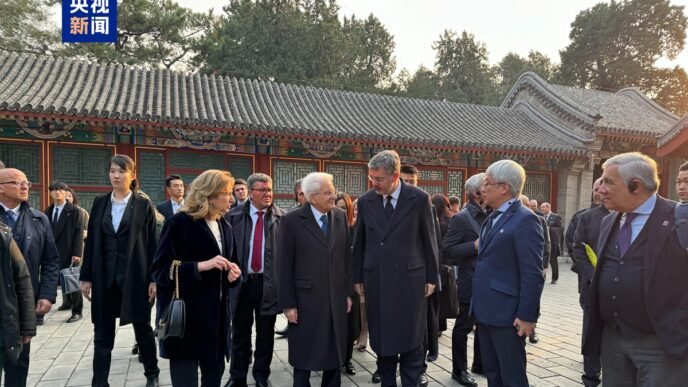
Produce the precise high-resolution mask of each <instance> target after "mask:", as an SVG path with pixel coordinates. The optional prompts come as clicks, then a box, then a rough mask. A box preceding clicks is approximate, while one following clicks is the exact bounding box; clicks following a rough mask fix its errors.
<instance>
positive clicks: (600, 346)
mask: <svg viewBox="0 0 688 387" xmlns="http://www.w3.org/2000/svg"><path fill="white" fill-rule="evenodd" d="M602 168H603V172H602V184H601V185H600V188H599V191H598V192H599V193H600V194H601V195H602V198H603V203H604V206H605V207H607V208H608V209H609V210H611V213H610V214H609V215H607V216H606V217H605V218H604V219H602V222H601V224H600V235H599V239H598V243H597V250H596V252H597V257H598V258H597V266H596V268H595V273H594V275H593V279H592V283H591V286H590V321H589V326H588V329H587V332H586V335H585V337H584V342H583V353H584V354H585V355H588V356H594V355H597V354H599V355H600V356H601V359H602V369H603V370H604V374H603V378H604V384H605V385H610V386H663V387H666V386H685V385H686V381H688V361H687V360H688V281H686V278H688V254H687V253H686V250H685V249H684V248H683V247H682V246H681V243H680V239H679V237H678V234H677V232H676V229H677V228H676V226H675V224H676V219H675V216H674V211H675V206H676V202H673V201H670V200H667V199H664V198H662V197H660V196H658V195H657V189H658V188H659V176H658V174H657V163H656V162H655V161H654V160H653V159H651V158H650V157H648V156H646V155H644V154H642V153H638V152H632V153H623V154H620V155H617V156H614V157H612V158H610V159H609V160H607V161H605V162H604V164H602Z"/></svg>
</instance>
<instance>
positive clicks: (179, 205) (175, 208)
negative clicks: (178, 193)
mask: <svg viewBox="0 0 688 387" xmlns="http://www.w3.org/2000/svg"><path fill="white" fill-rule="evenodd" d="M170 202H172V214H176V213H177V212H179V210H180V209H181V208H182V207H183V206H184V199H182V200H181V201H180V202H179V203H177V202H175V201H174V199H170Z"/></svg>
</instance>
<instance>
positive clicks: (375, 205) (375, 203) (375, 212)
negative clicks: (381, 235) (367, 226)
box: [366, 194, 386, 232]
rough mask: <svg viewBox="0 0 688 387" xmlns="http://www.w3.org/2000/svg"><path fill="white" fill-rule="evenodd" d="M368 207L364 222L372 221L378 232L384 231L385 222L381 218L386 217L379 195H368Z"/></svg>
mask: <svg viewBox="0 0 688 387" xmlns="http://www.w3.org/2000/svg"><path fill="white" fill-rule="evenodd" d="M367 201H368V208H369V209H370V211H371V212H370V215H369V216H367V217H366V222H368V221H372V222H373V223H374V224H375V228H376V229H377V230H379V231H380V232H383V231H385V227H386V225H385V222H383V219H385V218H386V215H385V208H384V207H383V205H382V198H381V196H380V195H377V194H375V195H370V196H369V197H368V198H367Z"/></svg>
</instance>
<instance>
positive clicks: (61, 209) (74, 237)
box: [45, 181, 84, 323]
mask: <svg viewBox="0 0 688 387" xmlns="http://www.w3.org/2000/svg"><path fill="white" fill-rule="evenodd" d="M67 188H68V187H67V184H65V183H63V182H61V181H56V182H53V183H52V184H50V186H49V187H48V190H49V191H50V197H51V198H52V200H53V202H52V203H51V204H50V206H48V208H47V209H46V210H45V215H46V216H47V217H48V219H50V226H51V227H52V230H53V237H54V238H55V245H56V246H57V251H59V252H60V270H62V269H66V268H68V267H70V266H73V265H75V266H79V264H80V263H81V256H82V254H83V252H84V234H83V229H84V220H83V216H82V213H81V210H80V209H78V208H76V207H75V206H74V205H73V204H72V203H70V202H68V201H67V200H66V198H65V192H66V191H67ZM83 306H84V301H83V296H82V295H81V292H80V291H77V292H74V293H70V294H63V295H62V305H60V307H59V308H57V310H68V309H71V310H72V315H71V316H70V317H69V318H68V319H67V322H68V323H73V322H75V321H79V320H81V311H82V310H83Z"/></svg>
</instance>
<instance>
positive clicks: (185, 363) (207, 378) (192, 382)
mask: <svg viewBox="0 0 688 387" xmlns="http://www.w3.org/2000/svg"><path fill="white" fill-rule="evenodd" d="M199 367H200V368H201V386H202V387H220V383H221V380H222V374H224V372H225V359H224V358H220V359H218V360H216V361H211V360H200V361H195V360H174V359H170V377H171V378H172V386H173V387H198V368H199Z"/></svg>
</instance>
